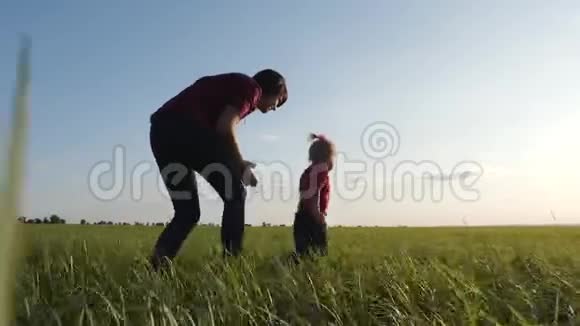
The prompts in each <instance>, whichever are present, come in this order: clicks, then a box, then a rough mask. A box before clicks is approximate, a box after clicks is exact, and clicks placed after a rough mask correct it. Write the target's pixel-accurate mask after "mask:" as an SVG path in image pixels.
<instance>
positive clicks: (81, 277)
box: [15, 225, 580, 325]
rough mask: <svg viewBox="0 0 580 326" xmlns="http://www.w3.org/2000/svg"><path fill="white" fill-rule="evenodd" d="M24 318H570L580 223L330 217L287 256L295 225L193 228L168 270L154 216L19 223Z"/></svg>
mask: <svg viewBox="0 0 580 326" xmlns="http://www.w3.org/2000/svg"><path fill="white" fill-rule="evenodd" d="M20 227H21V228H22V230H21V231H22V234H23V237H24V239H25V240H24V243H26V247H25V248H23V249H24V250H25V251H26V252H27V253H28V254H27V256H26V257H23V260H22V261H21V262H20V264H21V265H20V267H19V268H18V275H17V284H16V286H15V289H16V294H15V295H16V300H15V306H16V316H17V321H18V324H20V325H193V324H195V325H248V324H252V325H308V324H314V325H326V324H334V325H410V324H414V325H497V324H501V325H519V324H532V325H537V324H543V325H548V324H559V325H578V324H579V323H580V317H579V316H578V313H579V310H580V253H578V251H579V249H580V228H573V227H569V228H564V227H562V228H557V227H535V228H532V227H530V228H331V229H330V231H329V249H330V255H329V257H325V258H323V259H319V260H318V261H316V262H313V263H310V262H307V263H303V264H301V265H298V266H293V265H290V264H289V263H288V262H287V260H286V259H285V257H286V256H287V254H288V253H289V252H290V250H291V249H292V237H291V229H290V228H282V227H269V228H262V227H251V228H247V229H246V230H247V231H246V237H245V249H246V250H245V255H244V257H242V258H239V259H230V260H227V261H226V260H223V259H222V258H221V255H220V247H219V229H218V228H210V227H200V228H198V229H196V230H194V232H193V233H192V234H191V236H190V238H189V239H188V241H187V243H186V245H185V246H184V248H183V249H182V251H181V255H180V256H179V258H178V259H177V260H176V261H175V265H174V269H173V270H172V272H171V273H170V274H168V275H158V274H153V273H151V272H149V271H148V269H147V268H146V261H145V259H146V256H147V255H148V254H149V252H150V250H151V247H152V245H153V242H154V241H155V239H156V237H157V235H158V234H159V232H161V228H160V227H141V226H92V225H91V226H77V225H21V226H20Z"/></svg>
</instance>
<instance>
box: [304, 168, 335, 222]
mask: <svg viewBox="0 0 580 326" xmlns="http://www.w3.org/2000/svg"><path fill="white" fill-rule="evenodd" d="M300 193H303V194H304V195H305V197H306V199H307V198H310V197H312V196H313V195H315V194H317V193H318V198H319V202H318V207H319V209H320V212H321V213H322V214H323V215H326V211H327V210H328V202H329V198H330V178H329V176H328V169H327V168H326V165H324V164H316V165H310V166H309V167H308V168H306V170H304V172H303V173H302V175H301V176H300Z"/></svg>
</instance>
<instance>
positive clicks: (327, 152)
mask: <svg viewBox="0 0 580 326" xmlns="http://www.w3.org/2000/svg"><path fill="white" fill-rule="evenodd" d="M309 139H310V141H312V144H310V148H309V149H308V160H310V162H312V163H313V164H319V163H326V164H327V166H328V169H329V170H331V169H332V167H333V163H332V161H333V160H334V156H335V154H336V153H335V147H334V144H333V143H332V142H331V141H330V140H328V138H326V137H325V136H323V135H317V134H310V137H309Z"/></svg>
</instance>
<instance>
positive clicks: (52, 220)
mask: <svg viewBox="0 0 580 326" xmlns="http://www.w3.org/2000/svg"><path fill="white" fill-rule="evenodd" d="M18 221H19V222H20V223H25V224H66V220H65V219H64V218H61V217H59V216H58V215H56V214H52V215H50V216H48V217H44V218H27V217H25V216H20V217H19V218H18Z"/></svg>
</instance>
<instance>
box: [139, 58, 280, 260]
mask: <svg viewBox="0 0 580 326" xmlns="http://www.w3.org/2000/svg"><path fill="white" fill-rule="evenodd" d="M287 98H288V92H287V88H286V82H285V79H284V77H283V76H282V75H281V74H280V73H278V72H276V71H274V70H271V69H266V70H262V71H260V72H258V73H257V74H255V75H254V76H253V77H250V76H247V75H245V74H241V73H225V74H219V75H213V76H205V77H202V78H200V79H198V80H197V81H195V82H194V83H193V84H192V85H190V86H188V87H187V88H185V89H184V90H183V91H181V92H180V93H179V94H177V95H176V96H175V97H173V98H172V99H170V100H169V101H168V102H166V103H165V104H164V105H163V106H162V107H161V108H159V109H158V110H157V111H156V112H155V113H153V114H152V115H151V129H150V142H151V149H152V151H153V155H154V157H155V160H156V162H157V165H158V167H159V170H160V172H161V175H162V177H163V180H164V183H165V186H166V188H167V190H168V192H169V195H170V197H171V201H172V203H173V208H174V211H175V213H174V216H173V218H172V220H171V222H170V223H169V224H168V225H167V227H166V228H165V229H164V230H163V232H162V233H161V235H160V236H159V238H158V240H157V243H156V245H155V247H154V250H153V254H152V256H151V263H152V265H153V267H154V268H156V269H157V268H158V267H159V266H160V263H161V262H163V261H167V260H171V259H173V258H174V257H175V256H176V255H177V253H178V251H179V249H180V248H181V245H182V244H183V242H184V240H185V239H186V238H187V236H188V234H189V233H190V232H191V230H192V229H193V228H194V226H195V225H196V224H197V223H198V222H199V218H200V214H201V212H200V206H199V198H198V192H197V183H196V177H195V173H194V172H197V173H199V174H200V175H202V176H203V178H204V179H206V180H207V181H208V183H209V184H210V185H211V186H212V187H213V188H214V189H215V190H216V192H217V193H218V194H219V195H220V197H221V199H222V200H223V202H224V209H223V215H222V226H221V240H222V245H223V249H224V254H225V255H239V254H240V252H241V250H242V238H243V232H244V221H245V216H244V213H245V200H246V189H245V186H247V185H249V186H253V187H255V186H256V184H257V180H256V178H255V176H254V175H253V174H252V172H251V170H250V169H251V168H252V167H254V166H253V164H252V163H250V162H248V161H245V160H244V159H243V158H242V155H241V153H240V150H239V148H238V144H237V141H236V136H235V128H236V126H237V124H238V123H239V122H240V121H241V120H242V119H244V118H245V117H247V116H248V115H249V114H251V113H253V112H254V111H255V110H256V109H258V110H260V111H261V112H262V113H267V112H270V111H275V110H276V108H278V107H280V106H282V105H283V104H284V103H285V102H286V100H287Z"/></svg>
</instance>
